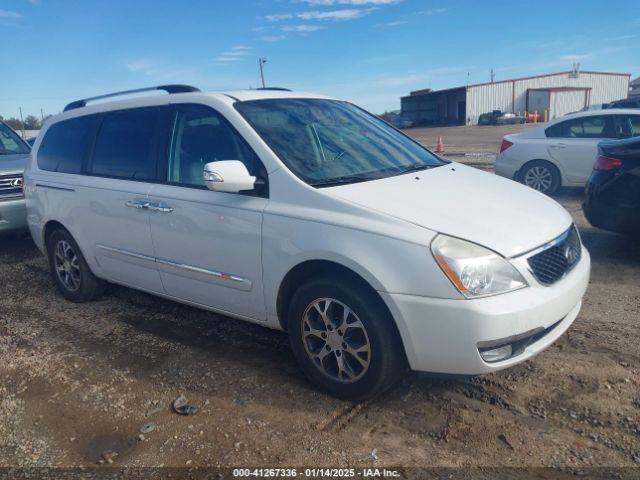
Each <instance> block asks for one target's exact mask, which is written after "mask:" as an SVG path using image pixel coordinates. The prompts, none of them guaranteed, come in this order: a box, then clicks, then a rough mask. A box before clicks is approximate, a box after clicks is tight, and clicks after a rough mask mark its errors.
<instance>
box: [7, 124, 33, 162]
mask: <svg viewBox="0 0 640 480" xmlns="http://www.w3.org/2000/svg"><path fill="white" fill-rule="evenodd" d="M23 153H29V146H28V145H27V144H26V143H24V142H23V141H22V139H21V138H20V137H19V136H18V135H16V133H15V132H14V131H13V130H11V129H10V128H9V127H8V126H7V125H5V124H4V123H1V122H0V155H17V154H23Z"/></svg>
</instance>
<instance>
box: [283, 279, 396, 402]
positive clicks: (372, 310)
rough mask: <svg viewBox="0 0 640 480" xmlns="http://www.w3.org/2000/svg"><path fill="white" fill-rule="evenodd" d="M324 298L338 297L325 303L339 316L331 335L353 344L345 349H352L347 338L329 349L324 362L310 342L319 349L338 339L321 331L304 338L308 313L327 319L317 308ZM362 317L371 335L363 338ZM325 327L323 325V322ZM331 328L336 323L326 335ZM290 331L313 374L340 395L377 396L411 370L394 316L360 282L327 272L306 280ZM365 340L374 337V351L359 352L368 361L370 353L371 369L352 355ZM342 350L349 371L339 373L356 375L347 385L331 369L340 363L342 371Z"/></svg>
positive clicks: (304, 364) (296, 349) (299, 357)
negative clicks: (321, 334) (344, 319)
mask: <svg viewBox="0 0 640 480" xmlns="http://www.w3.org/2000/svg"><path fill="white" fill-rule="evenodd" d="M320 299H331V300H332V302H331V306H329V307H327V306H326V303H325V307H324V308H325V309H327V310H329V311H328V312H327V316H328V317H331V316H332V315H333V316H334V318H333V320H335V322H333V326H334V331H332V332H330V333H331V334H332V335H334V337H335V335H336V334H339V335H341V337H335V338H337V339H338V341H342V340H345V342H349V344H350V347H349V349H346V350H340V348H342V347H344V348H347V344H346V343H344V342H343V343H342V344H341V346H338V347H337V348H336V350H331V351H330V352H328V353H327V354H326V355H327V356H326V357H325V358H324V359H323V360H317V359H316V360H314V359H313V358H312V353H310V351H309V350H311V351H312V352H315V350H314V349H313V348H310V347H308V346H307V347H306V346H305V342H309V343H307V344H306V345H309V344H310V343H314V344H318V345H320V349H319V351H323V349H325V348H327V347H328V346H329V342H330V340H332V338H329V339H327V340H326V341H325V340H322V339H320V338H319V337H316V336H315V335H310V336H308V337H307V339H306V340H305V338H303V337H304V335H303V329H304V328H307V327H305V318H304V317H305V313H306V312H307V311H309V312H310V313H309V315H311V316H313V315H314V314H315V315H316V317H317V318H316V321H318V322H322V321H323V320H322V317H321V315H320V314H319V313H318V311H317V310H313V307H312V306H313V304H314V302H316V301H318V300H320ZM320 305H322V304H320ZM344 306H347V308H348V309H350V310H351V312H352V313H353V315H351V314H349V315H348V317H349V318H348V320H347V324H348V326H347V328H346V329H344V330H345V331H343V332H341V330H340V328H339V324H340V323H341V320H340V317H341V316H343V314H344V309H343V307H344ZM308 309H309V310H308ZM358 319H359V320H360V322H361V324H362V325H363V329H362V330H363V331H364V332H365V334H366V337H367V338H365V336H363V334H362V331H361V329H360V328H359V327H358V325H359V324H358V322H357V320H358ZM319 325H322V324H321V323H319ZM343 325H344V323H343ZM329 328H331V327H329V326H326V327H325V330H324V332H325V334H326V333H329V332H328V329H329ZM320 329H322V327H320ZM288 330H289V339H290V341H291V347H292V349H293V352H294V354H295V356H296V358H297V360H298V363H299V364H300V366H301V368H302V370H303V371H304V373H305V375H306V376H307V378H309V380H311V382H312V383H314V384H315V385H317V386H318V387H320V388H322V389H324V390H326V391H328V392H329V393H331V394H332V395H334V396H336V397H339V398H345V399H351V400H357V401H359V400H364V399H366V398H370V397H373V396H375V395H378V394H380V393H382V392H384V391H385V390H387V389H389V388H390V387H392V386H393V385H394V384H395V383H397V382H398V381H399V380H400V379H401V378H402V374H403V373H404V372H405V371H406V359H405V356H404V350H403V347H402V342H401V340H400V336H399V334H398V332H397V330H396V328H395V324H394V321H393V319H392V318H391V316H390V314H389V312H388V310H387V308H386V306H385V305H384V303H383V302H382V300H381V299H380V298H379V297H378V296H377V295H376V294H375V292H374V291H372V290H371V289H369V288H366V287H365V286H362V285H360V284H359V282H356V281H349V280H339V279H338V280H336V279H335V278H329V277H328V276H327V277H319V278H316V279H312V280H310V281H308V282H307V283H305V284H303V285H302V286H301V287H300V288H299V289H298V290H297V291H296V293H295V294H294V295H293V298H292V300H291V302H290V304H289V316H288ZM347 337H349V338H347ZM325 338H326V337H325ZM335 338H334V340H335ZM363 339H368V342H369V345H370V348H369V354H368V355H365V354H361V353H357V355H358V356H359V357H360V359H361V360H362V361H364V359H365V357H367V359H368V366H367V367H366V368H364V367H362V365H361V362H358V361H357V360H356V359H355V358H354V356H353V354H352V353H353V349H352V347H353V345H358V346H357V347H356V348H363V347H362V346H361V344H362V343H363V342H362V340H363ZM323 341H324V342H325V345H324V346H322V342H323ZM353 342H355V343H353ZM314 347H315V345H314ZM329 348H331V347H329ZM329 348H327V350H329ZM339 351H340V352H342V357H343V358H342V362H343V364H342V365H343V366H344V367H345V369H344V370H343V371H342V373H338V375H339V376H342V377H346V374H347V371H348V372H349V373H353V374H354V375H353V376H352V380H348V382H349V383H346V382H347V379H346V378H344V379H343V381H340V380H339V379H337V378H333V377H331V376H330V375H329V374H328V373H327V370H332V368H331V367H332V365H336V370H337V362H338V357H339V356H340V355H341V354H340V353H339ZM318 362H324V363H323V365H326V366H327V367H328V368H321V367H320V366H319V363H318ZM332 362H336V363H332ZM347 367H348V368H347ZM360 368H362V370H360ZM358 377H359V378H358Z"/></svg>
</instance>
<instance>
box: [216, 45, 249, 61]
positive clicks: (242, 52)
mask: <svg viewBox="0 0 640 480" xmlns="http://www.w3.org/2000/svg"><path fill="white" fill-rule="evenodd" d="M250 54H251V47H249V46H247V45H234V46H233V47H231V49H230V50H228V51H226V52H223V53H221V54H220V55H218V56H217V57H216V58H215V59H214V60H215V61H216V62H218V63H230V62H236V61H238V60H240V59H241V58H242V57H245V56H247V55H250Z"/></svg>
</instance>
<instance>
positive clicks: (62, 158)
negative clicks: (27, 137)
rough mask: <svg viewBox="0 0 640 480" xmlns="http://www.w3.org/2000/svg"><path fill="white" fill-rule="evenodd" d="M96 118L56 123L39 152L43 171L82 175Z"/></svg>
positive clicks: (47, 134)
mask: <svg viewBox="0 0 640 480" xmlns="http://www.w3.org/2000/svg"><path fill="white" fill-rule="evenodd" d="M95 120H96V117H95V116H91V117H78V118H72V119H70V120H64V121H62V122H58V123H55V124H53V125H51V127H50V128H49V129H48V130H47V133H46V134H45V136H44V138H43V139H42V143H41V144H40V149H39V150H38V167H39V168H40V169H41V170H48V171H50V172H61V173H80V171H81V169H82V161H83V158H84V155H85V152H86V150H87V145H88V143H89V139H90V138H91V131H92V125H93V122H94V121H95Z"/></svg>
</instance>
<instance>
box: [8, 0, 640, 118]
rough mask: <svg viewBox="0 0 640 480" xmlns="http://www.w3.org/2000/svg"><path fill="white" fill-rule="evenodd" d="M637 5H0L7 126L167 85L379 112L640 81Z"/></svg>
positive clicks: (113, 0) (386, 0) (68, 1)
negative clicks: (605, 79)
mask: <svg viewBox="0 0 640 480" xmlns="http://www.w3.org/2000/svg"><path fill="white" fill-rule="evenodd" d="M639 7H640V1H638V0H633V1H631V0H613V1H607V2H604V1H591V2H587V1H567V0H562V1H560V0H554V1H546V0H538V1H536V2H517V1H489V0H485V1H472V0H469V1H465V0H449V1H444V0H275V1H267V0H237V1H220V0H192V1H183V2H176V1H171V2H169V1H162V0H155V1H150V0H130V1H121V0H109V1H97V0H94V1H90V0H84V1H82V0H0V58H2V59H3V61H2V64H1V67H0V115H3V116H5V117H9V116H17V115H18V107H20V106H21V107H22V110H23V113H24V114H25V115H26V114H29V113H31V114H37V115H39V112H40V109H41V108H42V109H43V110H44V112H45V114H46V113H57V112H59V111H60V110H61V109H62V108H63V107H64V105H65V104H66V103H67V102H69V101H72V100H74V99H78V98H82V97H86V96H92V95H96V94H100V93H104V92H110V91H117V90H122V89H128V88H137V87H141V86H148V85H155V84H163V83H187V84H192V85H195V86H198V87H199V88H201V89H203V90H204V89H206V90H220V89H235V88H249V87H257V86H259V82H260V76H259V70H258V57H261V56H262V57H266V58H267V59H268V61H267V64H266V65H265V76H266V80H267V83H268V84H269V85H272V86H284V87H289V88H293V89H296V90H305V91H315V92H319V93H324V94H328V95H332V96H336V97H340V98H345V99H349V100H351V101H354V102H356V103H358V104H360V105H362V106H364V107H365V108H367V109H369V110H371V111H374V112H376V113H378V112H382V111H384V110H391V109H397V108H399V105H400V101H399V97H400V96H401V95H405V94H407V93H408V92H409V91H410V90H416V89H420V88H427V87H430V88H434V89H436V88H447V87H453V86H459V85H464V84H466V83H467V81H469V82H471V83H475V82H485V81H489V72H490V69H491V68H492V67H493V69H494V70H495V73H496V79H497V80H500V79H507V78H512V77H518V76H526V75H533V74H539V73H547V72H554V71H563V70H569V69H570V68H571V65H572V63H573V62H576V61H578V62H580V63H581V65H582V68H583V69H584V70H603V71H617V72H628V73H631V74H632V77H636V76H638V75H639V74H640V54H639V53H638V48H637V46H638V45H640V8H639Z"/></svg>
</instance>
